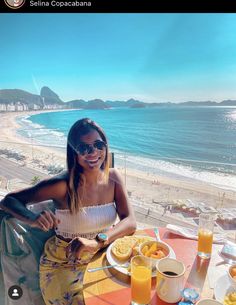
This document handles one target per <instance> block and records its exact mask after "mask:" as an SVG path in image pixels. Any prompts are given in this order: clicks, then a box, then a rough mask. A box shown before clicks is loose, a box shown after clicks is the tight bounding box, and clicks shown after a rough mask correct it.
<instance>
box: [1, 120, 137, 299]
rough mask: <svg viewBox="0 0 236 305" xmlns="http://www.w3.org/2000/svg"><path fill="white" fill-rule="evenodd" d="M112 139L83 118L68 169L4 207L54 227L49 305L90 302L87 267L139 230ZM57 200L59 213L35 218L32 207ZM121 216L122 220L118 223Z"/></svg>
mask: <svg viewBox="0 0 236 305" xmlns="http://www.w3.org/2000/svg"><path fill="white" fill-rule="evenodd" d="M108 157H109V155H108V144H107V138H106V136H105V134H104V132H103V130H102V129H101V127H100V126H98V125H97V124H96V123H95V122H94V121H92V120H90V119H87V118H85V119H81V120H79V121H77V122H75V123H74V125H73V126H72V127H71V129H70V131H69V134H68V139H67V171H66V172H65V173H64V174H62V175H59V176H57V177H54V178H51V179H49V180H44V181H41V182H40V183H38V184H37V185H36V186H33V187H30V188H27V189H24V190H21V191H18V192H14V193H10V194H8V195H7V196H6V197H5V198H4V199H3V201H2V202H1V205H0V206H1V207H2V208H3V209H4V210H5V211H7V212H9V213H11V214H12V215H13V216H14V217H16V218H18V219H19V220H22V221H24V222H26V223H27V224H29V225H30V226H32V227H37V228H40V229H42V230H44V231H48V230H49V229H52V228H54V229H55V233H56V235H54V236H53V237H51V238H49V239H48V240H47V242H46V244H45V247H44V253H43V254H42V256H41V261H40V287H41V291H42V295H43V299H44V301H45V303H46V304H47V305H49V304H50V305H52V304H57V305H59V304H60V305H66V304H71V305H75V304H76V305H78V304H84V301H83V295H82V288H83V275H84V271H85V269H86V264H87V263H88V262H89V261H90V260H91V258H92V257H93V255H94V254H95V253H96V252H97V251H98V250H99V249H101V248H103V247H106V246H107V245H109V244H110V243H111V242H113V241H114V240H115V239H117V238H118V237H122V236H124V235H130V234H132V233H133V232H134V231H135V229H136V221H135V217H134V213H133V210H132V208H131V206H130V204H129V202H128V200H127V194H126V190H125V187H124V185H123V182H122V179H121V177H120V175H119V173H118V172H117V170H115V169H109V164H108V163H109V160H108ZM48 199H52V200H53V201H54V203H55V207H56V210H55V215H54V214H53V213H52V212H51V211H43V212H42V213H41V214H40V215H35V214H34V213H32V212H31V211H29V210H28V209H27V208H26V204H27V203H37V202H40V201H44V200H48ZM117 216H118V217H119V219H120V221H119V222H118V223H117V224H116V225H114V223H115V221H116V218H117Z"/></svg>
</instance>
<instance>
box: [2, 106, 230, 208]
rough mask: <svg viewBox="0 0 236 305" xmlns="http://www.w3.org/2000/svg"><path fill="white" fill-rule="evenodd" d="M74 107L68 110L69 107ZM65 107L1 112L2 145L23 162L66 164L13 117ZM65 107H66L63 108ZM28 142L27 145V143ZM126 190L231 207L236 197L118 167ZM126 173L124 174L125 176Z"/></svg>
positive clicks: (195, 183) (155, 197)
mask: <svg viewBox="0 0 236 305" xmlns="http://www.w3.org/2000/svg"><path fill="white" fill-rule="evenodd" d="M72 110H73V109H71V110H69V111H72ZM59 111H65V110H63V109H62V110H44V111H33V112H32V111H27V112H14V113H11V112H8V113H2V114H1V116H2V117H1V127H2V128H1V142H0V148H1V149H4V148H5V149H13V150H14V149H15V150H17V151H20V152H21V153H22V154H23V155H24V156H25V157H26V159H25V161H24V165H25V166H29V167H30V166H31V167H32V166H33V167H34V168H37V166H38V164H39V163H41V164H43V165H44V166H45V167H47V166H50V165H54V166H65V164H66V156H65V153H64V152H61V151H60V150H57V149H56V148H54V147H44V146H40V144H37V143H36V142H31V141H30V140H29V139H27V138H26V137H23V136H22V135H20V134H19V133H17V129H19V128H20V125H19V124H18V122H17V121H16V120H17V119H19V118H20V117H22V116H28V115H29V116H31V115H35V114H40V113H45V112H59ZM66 111H68V110H66ZM26 144H27V145H26ZM118 169H119V170H120V172H121V174H122V176H123V178H124V181H125V183H126V187H127V189H128V192H129V194H131V196H132V197H135V198H138V199H140V200H141V201H144V200H145V201H146V202H149V203H150V204H151V203H153V201H157V202H159V201H160V202H161V201H173V200H175V199H183V198H184V199H185V198H189V199H191V200H193V201H197V202H204V201H205V202H207V204H209V205H211V206H214V207H217V206H219V205H222V202H221V201H223V205H224V206H227V207H233V206H234V205H235V201H236V192H234V191H233V190H227V189H222V188H219V187H216V186H213V185H210V184H209V183H204V182H200V181H197V180H196V181H195V180H193V181H191V180H190V179H188V178H186V179H185V180H183V179H176V178H170V177H169V176H168V177H167V176H164V175H156V174H151V173H148V172H144V171H140V170H134V169H130V168H127V169H126V170H125V169H124V168H119V167H118ZM125 174H126V176H125Z"/></svg>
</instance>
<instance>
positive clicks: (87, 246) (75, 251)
mask: <svg viewBox="0 0 236 305" xmlns="http://www.w3.org/2000/svg"><path fill="white" fill-rule="evenodd" d="M99 249H100V245H99V242H98V241H97V240H96V239H87V238H83V237H76V238H74V239H73V240H72V241H71V242H70V243H69V245H68V246H67V249H66V253H67V257H69V256H70V255H71V254H72V255H73V256H74V257H76V258H78V259H83V254H86V253H88V252H89V254H91V255H93V254H95V253H96V252H97V251H98V250H99Z"/></svg>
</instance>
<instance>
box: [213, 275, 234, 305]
mask: <svg viewBox="0 0 236 305" xmlns="http://www.w3.org/2000/svg"><path fill="white" fill-rule="evenodd" d="M234 291H236V289H235V288H234V287H233V286H232V285H231V283H230V280H229V277H228V274H225V275H222V276H221V277H219V278H218V280H217V281H216V284H215V288H214V295H215V299H216V300H217V301H219V302H221V303H223V302H224V297H225V296H226V295H227V294H228V293H231V292H234Z"/></svg>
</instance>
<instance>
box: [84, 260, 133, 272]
mask: <svg viewBox="0 0 236 305" xmlns="http://www.w3.org/2000/svg"><path fill="white" fill-rule="evenodd" d="M129 265H130V264H129V263H128V262H127V263H125V264H122V265H119V264H115V265H108V266H102V267H97V268H89V269H88V270H87V271H88V272H95V271H99V270H103V269H110V268H114V267H122V268H128V267H129Z"/></svg>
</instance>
